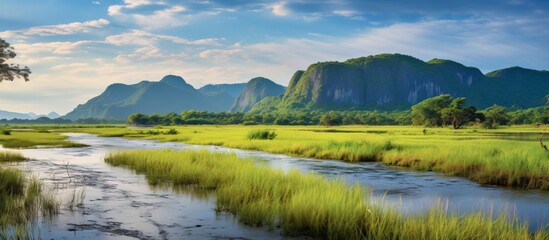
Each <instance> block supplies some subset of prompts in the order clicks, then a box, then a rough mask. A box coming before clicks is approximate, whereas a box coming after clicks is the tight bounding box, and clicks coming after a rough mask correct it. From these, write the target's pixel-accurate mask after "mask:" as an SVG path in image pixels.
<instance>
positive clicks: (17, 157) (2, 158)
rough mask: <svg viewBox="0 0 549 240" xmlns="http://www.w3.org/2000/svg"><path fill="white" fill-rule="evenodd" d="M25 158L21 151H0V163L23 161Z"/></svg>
mask: <svg viewBox="0 0 549 240" xmlns="http://www.w3.org/2000/svg"><path fill="white" fill-rule="evenodd" d="M25 160H27V158H26V157H25V156H23V154H21V153H16V152H8V151H0V163H3V162H21V161H25Z"/></svg>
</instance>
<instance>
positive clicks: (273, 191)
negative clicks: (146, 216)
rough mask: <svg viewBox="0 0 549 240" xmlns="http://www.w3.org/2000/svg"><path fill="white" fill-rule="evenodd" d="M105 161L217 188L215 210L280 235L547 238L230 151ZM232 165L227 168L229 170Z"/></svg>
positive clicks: (509, 221)
mask: <svg viewBox="0 0 549 240" xmlns="http://www.w3.org/2000/svg"><path fill="white" fill-rule="evenodd" d="M105 161H106V162H107V163H109V164H111V165H114V166H124V167H128V168H130V169H134V170H135V171H136V172H138V173H143V174H145V175H146V178H147V180H148V182H149V183H150V184H152V185H161V186H166V185H167V186H173V187H174V188H178V187H180V186H188V187H189V188H195V189H196V188H199V189H208V190H212V191H214V192H215V195H216V199H217V211H228V212H231V213H234V214H235V215H236V216H237V218H238V219H239V221H240V222H243V223H245V224H249V225H254V226H261V225H267V226H269V227H271V228H274V227H275V226H276V225H278V224H280V226H281V227H282V230H283V233H284V234H286V235H309V236H314V237H319V238H327V239H547V237H549V233H547V232H541V231H540V232H537V233H533V234H532V233H529V232H528V226H527V225H525V224H518V223H517V222H518V220H517V219H516V218H514V217H512V216H500V217H498V218H493V217H492V216H490V215H483V214H480V213H477V214H469V215H454V214H451V213H448V212H447V210H446V209H445V208H444V206H443V205H440V206H438V207H434V208H432V209H431V210H430V211H429V212H427V213H424V214H419V215H409V216H406V217H405V216H402V215H401V214H400V213H397V212H396V211H394V210H389V209H386V208H382V206H381V205H382V203H376V202H372V201H370V199H369V197H368V191H367V190H366V189H364V188H363V187H361V186H360V185H358V184H355V185H352V186H349V185H348V184H347V183H345V182H344V181H342V180H339V179H332V180H328V179H326V178H325V177H322V176H320V175H316V174H312V173H309V174H305V173H301V172H299V171H296V170H294V171H290V172H288V173H285V172H284V171H282V170H278V169H272V168H269V167H266V166H258V165H256V164H255V163H254V162H253V161H251V160H247V159H239V158H238V157H237V156H236V155H235V154H227V153H211V152H208V151H174V150H134V151H125V152H119V153H114V154H111V155H109V156H107V157H106V159H105ZM227 169H230V170H231V171H227Z"/></svg>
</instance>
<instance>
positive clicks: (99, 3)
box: [92, 1, 101, 5]
mask: <svg viewBox="0 0 549 240" xmlns="http://www.w3.org/2000/svg"><path fill="white" fill-rule="evenodd" d="M92 4H94V5H101V2H99V1H93V2H92Z"/></svg>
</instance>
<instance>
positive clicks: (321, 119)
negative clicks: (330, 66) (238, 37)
mask: <svg viewBox="0 0 549 240" xmlns="http://www.w3.org/2000/svg"><path fill="white" fill-rule="evenodd" d="M128 123H129V124H131V125H141V126H148V125H208V124H214V125H230V124H242V125H260V124H265V125H326V126H335V125H412V124H414V125H424V126H447V125H450V126H452V127H454V128H456V129H458V128H462V127H463V126H466V125H474V124H476V125H482V126H484V127H486V128H494V127H497V126H499V125H509V124H536V123H540V124H548V123H549V96H548V101H547V104H545V105H544V106H541V107H537V108H529V109H516V108H515V109H511V110H510V109H506V108H505V107H502V106H498V105H494V106H491V107H489V108H487V109H484V110H481V111H479V110H477V109H476V108H475V107H474V106H467V105H466V99H465V98H452V97H451V96H450V95H448V94H444V95H440V96H437V97H433V98H429V99H426V100H424V101H422V102H420V103H418V104H416V105H414V106H412V108H411V110H406V111H393V112H381V111H329V112H327V111H318V110H314V111H307V112H297V111H295V112H285V113H281V112H273V113H259V114H244V113H228V112H220V113H215V112H208V111H196V110H188V111H184V112H182V113H181V114H176V113H168V114H164V115H160V114H152V115H144V114H140V113H136V114H132V115H130V116H129V117H128Z"/></svg>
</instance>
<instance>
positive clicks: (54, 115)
mask: <svg viewBox="0 0 549 240" xmlns="http://www.w3.org/2000/svg"><path fill="white" fill-rule="evenodd" d="M45 116H46V117H48V118H49V119H56V118H59V117H61V115H59V114H58V113H56V112H50V113H48V114H46V115H45Z"/></svg>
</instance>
